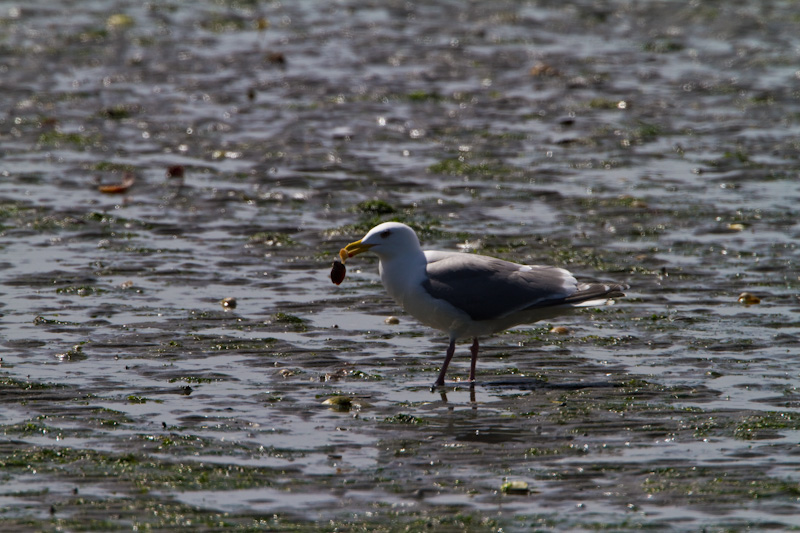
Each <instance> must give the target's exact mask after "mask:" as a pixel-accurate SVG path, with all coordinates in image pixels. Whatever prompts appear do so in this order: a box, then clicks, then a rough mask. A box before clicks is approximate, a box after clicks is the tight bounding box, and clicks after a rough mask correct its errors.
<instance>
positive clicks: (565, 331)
mask: <svg viewBox="0 0 800 533" xmlns="http://www.w3.org/2000/svg"><path fill="white" fill-rule="evenodd" d="M550 333H555V334H556V335H569V334H570V333H572V331H571V330H570V329H569V328H568V327H566V326H554V327H552V328H550Z"/></svg>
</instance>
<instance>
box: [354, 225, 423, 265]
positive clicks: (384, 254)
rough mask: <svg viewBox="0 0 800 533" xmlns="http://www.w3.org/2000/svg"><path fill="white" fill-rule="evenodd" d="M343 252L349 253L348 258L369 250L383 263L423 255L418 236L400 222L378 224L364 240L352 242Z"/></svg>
mask: <svg viewBox="0 0 800 533" xmlns="http://www.w3.org/2000/svg"><path fill="white" fill-rule="evenodd" d="M343 250H344V251H345V252H346V253H347V257H353V256H354V255H357V254H360V253H362V252H366V251H367V250H369V251H371V252H375V253H376V254H377V255H378V257H379V258H380V259H381V261H388V260H391V259H393V258H394V257H399V256H408V255H416V254H421V253H422V248H421V247H420V245H419V239H418V238H417V234H416V233H414V230H413V229H411V228H409V227H408V226H406V225H405V224H401V223H399V222H384V223H383V224H378V225H377V226H375V227H374V228H372V229H371V230H369V231H368V232H367V234H366V235H364V238H363V239H361V240H360V241H356V242H351V243H350V244H348V245H347V246H345V247H344V248H343ZM343 258H344V257H343Z"/></svg>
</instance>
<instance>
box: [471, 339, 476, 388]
mask: <svg viewBox="0 0 800 533" xmlns="http://www.w3.org/2000/svg"><path fill="white" fill-rule="evenodd" d="M469 351H470V352H471V353H472V362H471V363H470V365H469V381H470V383H475V365H477V363H478V337H475V338H474V339H472V347H471V348H470V349H469Z"/></svg>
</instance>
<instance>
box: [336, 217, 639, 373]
mask: <svg viewBox="0 0 800 533" xmlns="http://www.w3.org/2000/svg"><path fill="white" fill-rule="evenodd" d="M367 251H370V252H373V253H375V254H376V255H377V256H378V259H379V264H378V271H379V273H380V276H381V282H382V283H383V286H384V288H385V289H386V292H387V293H389V296H391V297H392V298H393V299H394V300H395V301H396V302H397V303H398V304H399V305H400V306H401V307H402V308H403V309H404V310H405V311H406V312H407V313H408V314H409V315H411V316H413V317H414V318H416V319H417V320H419V321H420V322H422V323H423V324H425V325H426V326H429V327H431V328H434V329H438V330H441V331H443V332H445V333H446V334H447V335H448V336H449V337H450V344H449V346H448V348H447V353H446V355H445V359H444V363H443V364H442V368H441V370H440V371H439V376H438V378H437V379H436V382H435V383H434V387H441V386H443V385H444V378H445V375H446V373H447V367H448V366H449V365H450V360H451V359H452V358H453V354H454V353H455V349H456V341H457V340H458V339H462V338H465V337H467V338H469V337H471V338H472V347H471V348H470V352H471V354H472V361H471V364H470V369H469V381H470V383H472V384H474V383H475V366H476V364H477V361H478V350H479V345H478V337H483V336H486V335H491V334H493V333H497V332H498V331H503V330H506V329H508V328H511V327H513V326H517V325H520V324H531V323H533V322H537V321H539V320H543V319H548V318H553V317H556V316H559V315H562V314H564V313H567V312H569V311H570V310H572V309H575V308H578V307H590V306H598V305H605V304H608V303H611V302H610V300H611V299H612V298H616V297H620V296H624V294H623V293H622V291H623V290H625V289H627V288H628V285H626V284H620V283H610V284H603V283H578V281H577V280H576V279H575V278H574V277H573V275H572V274H570V273H569V272H568V271H567V270H564V269H563V268H558V267H553V266H539V265H520V264H517V263H511V262H509V261H503V260H502V259H497V258H494V257H488V256H485V255H477V254H469V253H463V252H442V251H434V250H425V251H423V250H422V247H421V246H420V244H419V239H418V238H417V234H416V233H415V232H414V230H413V229H411V228H410V227H408V226H407V225H405V224H401V223H399V222H384V223H383V224H379V225H377V226H375V227H374V228H372V229H371V230H369V232H367V234H366V235H364V238H362V239H361V240H359V241H355V242H352V243H350V244H348V245H347V246H345V247H344V248H342V249H341V251H340V252H339V255H340V257H341V259H342V262H344V261H346V260H347V258H351V257H353V256H355V255H358V254H360V253H363V252H367Z"/></svg>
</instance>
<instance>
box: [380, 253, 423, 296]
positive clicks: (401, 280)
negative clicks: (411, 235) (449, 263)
mask: <svg viewBox="0 0 800 533" xmlns="http://www.w3.org/2000/svg"><path fill="white" fill-rule="evenodd" d="M427 263H428V262H427V260H426V259H425V254H424V253H423V252H422V250H419V253H412V254H409V253H406V254H403V255H397V256H391V257H380V263H379V265H378V270H379V271H380V275H381V282H382V283H383V286H384V288H385V289H386V292H388V293H389V296H391V297H392V298H394V299H395V301H397V302H402V301H403V295H404V294H405V293H406V291H407V290H408V289H409V287H411V286H416V285H418V284H420V283H422V281H423V279H424V277H425V266H426V265H427Z"/></svg>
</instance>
